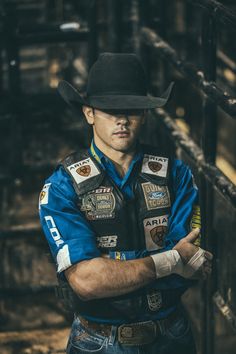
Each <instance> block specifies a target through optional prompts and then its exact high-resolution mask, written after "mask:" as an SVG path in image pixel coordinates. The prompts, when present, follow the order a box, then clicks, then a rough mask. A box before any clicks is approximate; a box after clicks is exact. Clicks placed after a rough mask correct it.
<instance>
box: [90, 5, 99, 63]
mask: <svg viewBox="0 0 236 354" xmlns="http://www.w3.org/2000/svg"><path fill="white" fill-rule="evenodd" d="M97 8H98V2H97V1H94V0H92V1H91V2H90V4H89V6H88V23H89V36H88V67H89V68H90V67H91V66H92V64H93V63H94V62H95V60H96V58H97V54H98V31H97Z"/></svg>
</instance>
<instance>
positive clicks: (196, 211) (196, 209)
mask: <svg viewBox="0 0 236 354" xmlns="http://www.w3.org/2000/svg"><path fill="white" fill-rule="evenodd" d="M190 227H191V230H194V229H196V228H199V229H200V228H201V210H200V206H199V205H194V206H193V215H192V219H191V222H190ZM200 242H201V234H199V237H198V238H197V239H196V241H195V242H194V245H196V246H198V247H199V246H200Z"/></svg>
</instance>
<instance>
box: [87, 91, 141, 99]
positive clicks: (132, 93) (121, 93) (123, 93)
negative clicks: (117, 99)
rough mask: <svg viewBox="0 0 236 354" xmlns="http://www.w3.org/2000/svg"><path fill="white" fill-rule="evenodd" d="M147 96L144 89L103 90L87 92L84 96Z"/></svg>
mask: <svg viewBox="0 0 236 354" xmlns="http://www.w3.org/2000/svg"><path fill="white" fill-rule="evenodd" d="M113 95H114V96H116V95H117V96H126V95H127V96H128V95H129V96H147V92H146V91H129V90H122V91H105V92H101V91H99V92H93V93H92V94H87V96H86V97H88V98H92V97H94V96H96V97H102V96H113Z"/></svg>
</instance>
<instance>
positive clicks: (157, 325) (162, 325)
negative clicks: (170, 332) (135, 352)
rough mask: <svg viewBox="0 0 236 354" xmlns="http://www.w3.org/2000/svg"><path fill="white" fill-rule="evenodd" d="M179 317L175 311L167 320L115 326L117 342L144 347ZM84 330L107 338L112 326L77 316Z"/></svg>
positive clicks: (178, 311)
mask: <svg viewBox="0 0 236 354" xmlns="http://www.w3.org/2000/svg"><path fill="white" fill-rule="evenodd" d="M179 316H180V310H179V309H177V310H176V311H174V312H173V313H172V314H170V315H169V316H168V317H167V318H165V319H163V320H156V321H145V322H135V323H126V324H122V325H119V326H117V340H118V342H119V343H120V344H125V345H144V344H150V343H152V342H153V341H154V340H155V339H156V338H157V337H158V336H160V335H162V329H168V328H169V327H170V326H171V324H172V323H173V322H174V321H175V320H176V319H177V318H178V317H179ZM78 318H79V320H80V322H81V324H82V326H83V327H84V328H85V329H88V330H92V331H95V332H97V333H98V334H101V335H103V336H107V337H109V336H110V334H111V331H112V328H114V326H112V325H108V324H104V323H96V322H92V321H88V320H87V319H85V318H84V317H81V316H78Z"/></svg>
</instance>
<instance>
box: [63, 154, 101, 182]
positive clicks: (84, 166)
mask: <svg viewBox="0 0 236 354" xmlns="http://www.w3.org/2000/svg"><path fill="white" fill-rule="evenodd" d="M67 169H68V170H69V171H70V173H71V174H72V176H73V177H74V179H75V182H76V183H81V182H83V181H85V180H86V179H88V178H91V177H94V176H97V175H99V174H100V172H99V170H98V168H97V167H96V166H95V164H94V162H93V161H92V160H91V158H90V157H88V158H87V159H85V160H82V161H79V162H76V163H73V165H70V166H68V167H67Z"/></svg>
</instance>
